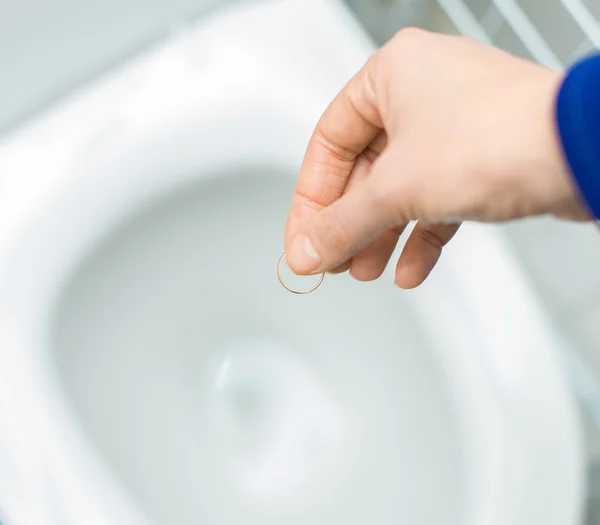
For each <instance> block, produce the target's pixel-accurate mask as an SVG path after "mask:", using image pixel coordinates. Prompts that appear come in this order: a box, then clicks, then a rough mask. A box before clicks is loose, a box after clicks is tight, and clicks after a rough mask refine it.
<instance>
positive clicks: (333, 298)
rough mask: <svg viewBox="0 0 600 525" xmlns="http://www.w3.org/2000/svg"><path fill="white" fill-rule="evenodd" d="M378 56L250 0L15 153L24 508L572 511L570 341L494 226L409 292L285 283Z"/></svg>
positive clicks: (355, 35) (122, 74) (3, 355)
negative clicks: (331, 136)
mask: <svg viewBox="0 0 600 525" xmlns="http://www.w3.org/2000/svg"><path fill="white" fill-rule="evenodd" d="M307 35H310V37H308V36H307ZM370 51H371V47H370V43H369V41H368V40H367V39H366V37H364V36H363V34H362V33H361V31H360V29H359V27H358V26H357V25H356V24H355V23H354V21H353V19H352V18H351V17H350V16H349V15H348V14H347V11H346V10H345V9H344V8H343V7H342V5H341V4H340V3H338V2H337V1H335V0H327V1H325V0H310V1H307V0H280V1H273V2H264V3H263V2H253V3H248V4H246V5H244V6H243V7H239V6H238V7H236V8H235V9H231V10H230V11H229V12H225V13H223V14H221V15H218V16H216V17H213V18H211V20H207V21H205V22H203V23H201V24H200V25H198V26H194V27H191V28H190V29H189V30H188V31H186V32H185V33H184V34H181V35H179V36H177V37H175V38H173V40H172V41H171V42H168V43H164V44H162V45H160V46H158V47H157V49H154V50H151V51H150V52H148V53H147V54H145V55H144V56H141V57H140V58H138V59H136V60H135V61H134V62H132V63H130V64H127V65H126V66H125V67H123V68H122V70H120V71H118V72H116V73H114V74H112V75H110V76H109V77H106V78H105V79H103V80H102V81H101V82H98V83H97V84H95V85H94V86H92V87H90V88H89V89H87V90H86V91H85V92H82V93H80V94H79V95H77V96H75V97H73V98H72V99H71V100H69V101H67V102H65V103H64V104H63V105H62V106H61V107H58V108H55V109H54V110H53V111H52V112H50V113H48V114H46V115H44V116H42V117H40V118H39V119H38V120H37V121H36V122H34V123H31V124H29V125H28V126H26V127H24V128H23V129H22V130H20V131H19V132H17V133H15V134H13V135H12V136H11V137H9V138H7V139H6V140H5V141H4V143H2V144H1V145H0V428H4V429H6V430H5V431H4V432H0V435H1V437H0V467H3V468H1V469H0V471H1V472H0V512H2V509H3V510H4V516H5V519H6V520H7V524H6V525H12V524H13V523H14V524H15V525H20V524H21V523H27V524H35V523H51V524H54V523H57V524H58V523H60V524H67V525H71V524H74V525H75V524H76V525H81V524H85V525H96V524H111V525H112V524H118V523H127V524H129V525H142V524H146V525H149V524H155V525H166V524H169V525H187V524H203V525H217V524H218V525H229V524H236V525H237V524H244V525H254V524H257V525H258V524H261V525H270V524H273V525H275V524H286V525H289V524H298V525H305V524H311V525H337V524H340V525H341V524H345V525H358V524H367V523H369V524H370V523H377V524H380V525H388V524H389V525H391V524H398V523H411V524H414V525H430V524H436V525H437V524H439V523H446V524H448V525H454V524H467V525H482V524H483V525H507V524H511V525H575V524H577V523H579V520H580V516H581V511H582V509H581V507H582V504H583V503H582V502H583V492H584V487H583V480H582V470H583V468H582V463H583V459H582V453H581V450H580V444H579V428H578V419H577V415H576V413H575V409H574V406H573V401H572V399H571V395H570V393H569V389H568V387H567V385H566V382H565V380H564V378H563V374H562V371H561V368H560V365H559V360H558V354H557V349H556V343H555V340H556V337H555V336H554V334H553V332H552V329H551V327H550V326H549V325H548V324H547V322H546V319H545V318H544V316H543V314H542V312H541V310H540V308H539V307H538V305H537V304H536V301H535V299H534V298H533V296H532V293H531V291H530V289H529V288H528V285H527V283H526V282H525V281H524V280H523V278H522V276H521V275H520V273H519V271H518V268H517V267H516V266H515V264H514V262H513V261H512V259H511V257H510V254H509V252H508V251H507V250H506V248H505V246H504V244H503V241H502V238H501V236H500V234H499V233H498V232H497V231H496V230H495V229H494V228H492V227H478V226H472V225H467V226H465V227H464V228H463V230H462V231H461V233H460V234H459V235H458V236H457V238H456V240H455V241H453V242H452V244H451V245H450V246H449V247H448V249H447V253H445V254H444V255H445V256H444V257H443V260H442V261H441V263H440V265H439V267H438V268H437V269H436V270H435V272H434V273H433V275H432V276H431V278H430V279H429V280H428V282H427V283H426V284H425V285H424V286H423V287H421V288H420V289H418V290H417V291H414V292H401V291H399V290H397V289H396V288H395V287H394V286H393V285H392V284H391V275H388V277H389V278H388V277H384V278H382V279H381V280H380V281H378V282H375V283H369V284H362V283H357V282H354V281H352V280H351V279H349V278H346V277H328V278H327V279H326V281H325V283H324V285H323V286H322V287H321V288H320V289H319V290H318V291H317V292H315V293H314V294H312V295H310V296H305V297H297V296H293V295H291V294H289V293H287V292H285V291H284V290H283V288H281V286H280V285H279V283H278V282H277V280H276V278H275V267H274V264H275V263H276V261H277V258H278V256H279V255H280V252H281V250H282V230H283V226H284V222H285V216H286V209H287V206H288V203H289V198H290V196H291V191H292V190H293V185H294V179H295V175H296V173H297V171H298V166H299V163H300V161H301V159H302V154H303V150H304V147H305V144H306V142H307V139H308V137H309V136H310V132H311V130H312V127H313V125H314V123H315V122H316V120H317V118H318V116H319V114H320V113H321V111H322V110H323V109H324V107H325V105H326V104H327V102H328V101H329V100H330V99H331V98H332V96H333V95H334V94H335V93H336V91H337V90H338V89H339V88H340V87H341V85H343V83H344V82H345V81H346V80H347V79H348V78H349V77H350V76H351V75H352V74H353V73H354V72H355V71H356V70H357V69H358V68H359V67H360V66H361V65H362V63H363V62H364V60H365V59H366V57H367V56H368V54H369V52H370ZM0 519H1V518H0Z"/></svg>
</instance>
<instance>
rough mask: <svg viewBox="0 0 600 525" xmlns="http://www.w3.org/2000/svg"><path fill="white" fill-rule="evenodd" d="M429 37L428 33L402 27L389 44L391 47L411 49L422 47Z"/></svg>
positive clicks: (414, 28) (422, 30) (418, 29)
mask: <svg viewBox="0 0 600 525" xmlns="http://www.w3.org/2000/svg"><path fill="white" fill-rule="evenodd" d="M429 35H430V33H429V32H428V31H425V30H424V29H420V28H418V27H404V28H402V29H400V30H399V31H397V32H396V33H395V34H394V36H393V37H392V38H391V39H390V42H389V43H390V44H391V45H392V46H393V47H396V46H399V47H401V48H402V47H409V48H411V49H412V48H414V46H420V45H422V44H423V42H424V41H426V40H427V37H428V36H429Z"/></svg>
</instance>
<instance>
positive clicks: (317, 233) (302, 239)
mask: <svg viewBox="0 0 600 525" xmlns="http://www.w3.org/2000/svg"><path fill="white" fill-rule="evenodd" d="M388 151H389V150H386V152H384V153H383V154H382V155H381V156H380V157H379V159H378V160H377V161H376V162H375V164H374V166H373V170H372V174H371V176H369V177H368V178H367V179H366V180H365V181H363V182H362V183H361V184H360V185H359V186H358V187H357V188H356V189H355V190H353V191H349V192H347V193H346V194H344V195H343V196H342V197H340V198H339V199H338V200H337V201H335V202H334V203H333V204H331V205H330V206H328V207H327V208H324V209H323V210H321V211H320V212H319V213H318V214H315V216H314V217H313V218H312V220H311V222H310V224H309V225H308V226H307V228H306V229H305V230H304V231H303V233H302V234H301V235H299V236H298V237H296V238H295V240H294V242H293V243H292V245H291V246H290V247H289V249H288V251H287V262H288V264H289V266H290V268H292V270H293V271H294V272H295V273H297V274H300V275H306V274H311V273H320V272H325V271H329V270H330V269H331V268H335V267H336V266H338V265H340V264H342V263H343V262H345V261H347V260H348V259H350V258H351V257H352V256H354V255H355V254H356V253H358V252H359V251H360V250H361V249H362V248H365V247H366V246H368V245H369V244H370V243H371V242H373V241H374V240H375V239H376V238H377V237H378V236H379V235H381V234H383V233H384V232H386V231H388V230H391V229H393V228H395V227H397V226H399V225H402V224H405V223H406V222H408V221H406V220H405V219H404V217H403V216H402V213H401V210H402V208H403V206H402V197H403V194H402V192H396V191H394V194H391V192H390V191H388V190H387V189H386V182H385V179H384V178H383V177H382V176H380V175H379V174H382V173H385V172H389V171H390V170H394V169H395V167H394V165H395V164H396V163H395V159H394V158H393V156H392V155H390V154H389V153H388Z"/></svg>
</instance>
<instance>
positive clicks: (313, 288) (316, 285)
mask: <svg viewBox="0 0 600 525" xmlns="http://www.w3.org/2000/svg"><path fill="white" fill-rule="evenodd" d="M286 254H287V252H283V253H282V254H281V257H279V260H278V261H277V279H279V282H280V283H281V286H283V287H284V288H285V289H286V290H287V291H288V292H292V293H295V294H296V295H306V294H308V293H311V292H314V291H315V290H316V289H317V288H318V287H319V286H321V283H322V282H323V279H325V274H324V273H322V274H321V278H320V279H319V282H318V283H317V284H315V285H314V286H313V287H312V288H311V289H310V290H306V291H304V292H303V291H301V290H294V289H293V288H290V287H289V286H288V285H287V284H285V283H284V282H283V278H282V277H281V262H282V261H283V259H285V256H286Z"/></svg>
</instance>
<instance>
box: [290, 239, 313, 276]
mask: <svg viewBox="0 0 600 525" xmlns="http://www.w3.org/2000/svg"><path fill="white" fill-rule="evenodd" d="M286 260H287V263H288V266H289V267H290V268H291V269H292V270H293V271H294V272H295V273H299V274H307V273H312V272H314V271H315V270H317V269H318V268H319V266H321V257H319V254H318V253H317V250H315V247H314V246H313V244H312V242H310V239H309V238H308V237H307V236H306V235H301V236H300V237H298V238H297V239H296V240H295V241H294V244H292V246H290V249H289V250H288V252H287V256H286Z"/></svg>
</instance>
